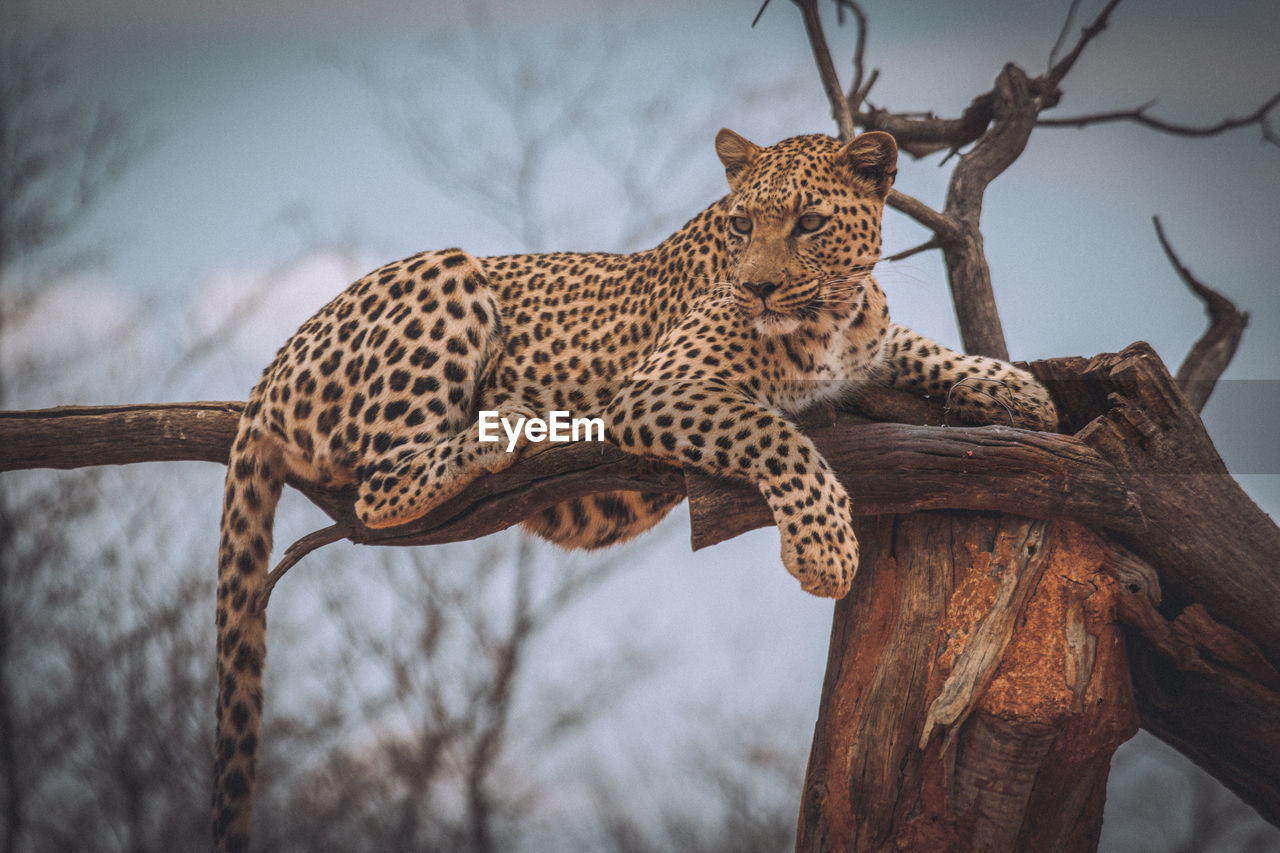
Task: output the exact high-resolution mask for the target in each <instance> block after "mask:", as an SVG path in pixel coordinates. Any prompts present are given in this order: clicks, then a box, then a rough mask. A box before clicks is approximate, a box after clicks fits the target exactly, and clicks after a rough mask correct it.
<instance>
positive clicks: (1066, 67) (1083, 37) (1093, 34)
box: [1045, 0, 1120, 88]
mask: <svg viewBox="0 0 1280 853" xmlns="http://www.w3.org/2000/svg"><path fill="white" fill-rule="evenodd" d="M1119 5H1120V0H1110V2H1109V3H1107V5H1106V6H1104V7H1103V9H1102V11H1101V12H1099V13H1098V16H1097V17H1096V18H1094V19H1093V20H1092V21H1090V22H1089V25H1088V26H1087V27H1085V28H1084V29H1083V30H1081V31H1080V40H1079V41H1078V42H1076V46H1075V47H1073V48H1071V52H1070V53H1068V54H1067V55H1066V56H1064V57H1063V58H1062V59H1061V60H1059V61H1058V62H1055V63H1054V64H1053V66H1052V67H1051V68H1050V69H1049V73H1048V74H1046V75H1045V82H1046V83H1048V84H1049V88H1056V87H1057V85H1058V84H1059V83H1061V82H1062V78H1063V77H1066V76H1067V72H1069V71H1070V70H1071V68H1072V66H1074V65H1075V64H1076V60H1077V59H1079V58H1080V54H1082V53H1084V49H1085V47H1086V46H1087V45H1088V44H1089V42H1091V41H1093V40H1094V39H1095V38H1097V37H1098V35H1099V34H1101V33H1102V31H1103V30H1105V29H1106V28H1107V22H1108V19H1110V17H1111V12H1112V11H1113V10H1114V9H1115V8H1116V7H1117V6H1119ZM1056 49H1057V48H1056V46H1055V50H1056Z"/></svg>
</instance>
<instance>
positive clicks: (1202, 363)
mask: <svg viewBox="0 0 1280 853" xmlns="http://www.w3.org/2000/svg"><path fill="white" fill-rule="evenodd" d="M1151 221H1152V222H1153V223H1154V224H1155V227H1156V237H1158V238H1159V240H1160V247H1161V248H1162V249H1164V253H1165V256H1166V257H1167V258H1168V259H1169V263H1171V264H1173V268H1174V269H1175V270H1177V271H1178V277H1179V278H1181V279H1182V281H1183V283H1184V284H1186V286H1187V287H1189V288H1190V289H1191V292H1192V293H1194V294H1195V295H1196V296H1197V297H1198V298H1199V299H1200V301H1201V302H1203V303H1204V308H1205V311H1206V313H1208V315H1209V328H1207V329H1205V332H1204V334H1203V335H1201V336H1200V339H1199V340H1197V341H1196V342H1195V345H1194V346H1193V347H1192V348H1191V352H1189V353H1187V357H1186V359H1185V360H1184V361H1183V362H1182V366H1181V367H1179V368H1178V375H1177V380H1178V387H1180V388H1181V389H1182V393H1184V394H1186V395H1187V400H1188V401H1189V402H1190V403H1191V406H1192V407H1193V408H1194V409H1195V410H1196V411H1197V412H1200V411H1203V410H1204V404H1205V403H1207V402H1208V401H1209V395H1211V394H1212V393H1213V389H1214V387H1216V386H1217V384H1218V378H1219V377H1220V376H1222V373H1223V371H1225V370H1226V369H1227V366H1228V365H1230V364H1231V359H1233V358H1234V357H1235V354H1236V349H1237V348H1238V347H1239V346H1240V338H1241V337H1242V336H1243V335H1244V330H1245V327H1246V326H1248V325H1249V315H1248V314H1247V313H1245V312H1243V311H1240V310H1239V309H1237V308H1236V306H1235V303H1233V302H1232V301H1231V300H1230V299H1227V298H1226V297H1225V296H1223V295H1222V294H1221V293H1218V292H1217V291H1216V290H1214V289H1213V288H1211V287H1209V286H1208V285H1206V284H1204V283H1203V282H1201V281H1200V280H1199V279H1197V278H1196V277H1195V276H1194V275H1192V274H1191V270H1189V269H1187V268H1186V266H1184V265H1183V263H1182V261H1180V260H1178V256H1177V255H1176V254H1174V251H1173V246H1171V245H1170V244H1169V240H1168V238H1167V237H1165V234H1164V228H1163V227H1162V226H1161V225H1160V217H1158V216H1153V217H1151Z"/></svg>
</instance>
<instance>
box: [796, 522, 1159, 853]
mask: <svg viewBox="0 0 1280 853" xmlns="http://www.w3.org/2000/svg"><path fill="white" fill-rule="evenodd" d="M859 535H860V536H861V537H862V542H863V555H864V556H863V563H862V566H861V568H860V569H859V574H858V576H857V578H856V580H855V581H854V590H853V592H852V594H850V595H849V596H848V597H847V598H845V599H844V600H842V601H841V602H839V603H838V604H837V605H836V611H835V622H834V625H833V628H832V635H831V648H830V652H829V657H828V662H827V675H826V682H825V684H824V686H823V692H822V705H821V708H820V710H819V717H818V723H817V726H816V728H815V733H814V740H813V748H812V752H811V754H810V758H809V769H808V773H807V776H806V780H805V787H804V798H803V802H802V806H801V813H800V824H799V833H798V836H797V844H796V849H797V850H798V851H828V850H830V851H862V850H883V849H907V850H931V851H945V850H957V851H959V850H1037V851H1041V850H1093V849H1095V848H1096V847H1097V842H1098V834H1099V830H1100V827H1101V824H1102V807H1103V801H1104V797H1105V792H1106V783H1107V774H1108V770H1109V767H1110V762H1111V756H1112V753H1114V751H1115V750H1116V748H1117V747H1118V746H1119V745H1120V744H1121V743H1123V742H1124V741H1125V740H1127V739H1128V738H1129V737H1131V736H1132V735H1133V734H1134V732H1136V731H1137V728H1138V712H1137V708H1136V705H1135V700H1134V697H1133V695H1132V691H1131V688H1130V684H1129V672H1128V661H1127V657H1126V653H1125V641H1124V635H1123V633H1122V631H1121V629H1120V627H1119V626H1118V624H1117V623H1116V613H1117V604H1118V601H1119V594H1120V585H1119V584H1118V583H1117V582H1116V580H1115V579H1114V578H1113V577H1112V576H1111V575H1110V574H1108V573H1107V571H1106V566H1107V564H1108V555H1109V553H1110V552H1109V550H1108V548H1107V547H1106V546H1105V544H1104V543H1103V542H1102V540H1101V539H1099V538H1098V537H1097V536H1096V535H1095V534H1093V533H1091V532H1089V531H1088V530H1086V529H1085V528H1082V527H1080V526H1078V525H1075V524H1073V523H1070V522H1061V521H1060V522H1047V521H1034V520H1030V519H1025V518H1021V517H1016V516H1009V515H991V514H985V513H971V512H955V511H946V512H921V513H913V514H909V515H899V516H877V517H874V518H867V519H863V520H861V521H860V526H859Z"/></svg>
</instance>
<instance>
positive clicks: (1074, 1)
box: [1046, 0, 1080, 71]
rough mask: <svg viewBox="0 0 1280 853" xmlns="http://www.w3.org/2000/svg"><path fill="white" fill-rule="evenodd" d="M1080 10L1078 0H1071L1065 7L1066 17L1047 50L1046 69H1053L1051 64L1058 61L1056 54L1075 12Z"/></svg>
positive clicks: (1061, 46) (1059, 49) (1065, 36)
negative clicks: (1068, 6) (1066, 7)
mask: <svg viewBox="0 0 1280 853" xmlns="http://www.w3.org/2000/svg"><path fill="white" fill-rule="evenodd" d="M1079 10H1080V0H1071V7H1070V8H1069V9H1067V19H1066V20H1065V21H1063V22H1062V29H1061V30H1059V31H1058V38H1057V40H1056V41H1055V42H1054V43H1053V47H1052V48H1051V49H1050V51H1049V67H1048V68H1047V69H1046V70H1047V71H1053V66H1054V64H1055V63H1057V61H1058V54H1059V53H1060V52H1061V51H1062V48H1063V47H1064V46H1065V45H1066V43H1067V36H1068V35H1069V34H1070V32H1071V25H1072V24H1073V23H1074V22H1075V20H1076V12H1078V11H1079Z"/></svg>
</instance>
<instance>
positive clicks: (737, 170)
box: [716, 127, 760, 192]
mask: <svg viewBox="0 0 1280 853" xmlns="http://www.w3.org/2000/svg"><path fill="white" fill-rule="evenodd" d="M759 153H760V146H759V145H756V144H755V143H754V142H751V141H750V140H749V139H746V138H745V137H742V136H739V135H738V134H736V133H734V132H733V131H732V130H729V128H727V127H722V128H720V132H719V133H717V134H716V154H718V155H719V157H720V162H721V163H723V164H724V174H725V177H726V178H728V179H729V189H731V190H733V191H734V192H737V190H738V183H739V181H740V180H741V179H742V176H743V175H745V174H746V172H747V169H748V167H750V166H751V164H752V163H753V162H755V159H756V155H757V154H759Z"/></svg>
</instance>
